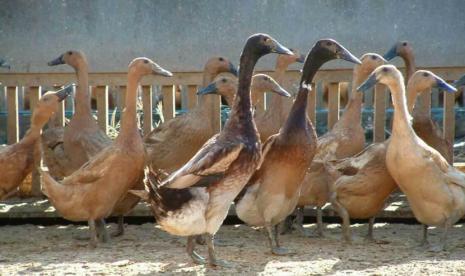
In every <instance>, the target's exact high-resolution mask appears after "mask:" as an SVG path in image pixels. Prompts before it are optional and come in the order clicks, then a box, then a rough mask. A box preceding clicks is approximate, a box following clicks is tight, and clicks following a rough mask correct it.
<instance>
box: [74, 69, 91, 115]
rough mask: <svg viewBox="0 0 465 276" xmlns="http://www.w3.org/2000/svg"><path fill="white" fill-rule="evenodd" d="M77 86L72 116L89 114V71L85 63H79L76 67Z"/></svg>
mask: <svg viewBox="0 0 465 276" xmlns="http://www.w3.org/2000/svg"><path fill="white" fill-rule="evenodd" d="M76 77H77V87H76V96H75V99H74V101H75V104H74V109H75V113H74V116H91V114H92V109H91V106H90V93H89V72H88V66H87V64H86V63H81V64H80V65H79V66H78V67H76Z"/></svg>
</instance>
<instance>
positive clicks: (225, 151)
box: [133, 34, 292, 266]
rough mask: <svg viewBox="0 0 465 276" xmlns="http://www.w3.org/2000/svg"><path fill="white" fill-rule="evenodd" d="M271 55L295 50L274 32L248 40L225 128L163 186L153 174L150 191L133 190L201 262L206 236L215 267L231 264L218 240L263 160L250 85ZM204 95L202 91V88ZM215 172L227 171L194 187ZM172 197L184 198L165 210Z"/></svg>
mask: <svg viewBox="0 0 465 276" xmlns="http://www.w3.org/2000/svg"><path fill="white" fill-rule="evenodd" d="M269 53H278V54H292V52H291V51H290V50H289V49H287V48H285V47H284V46H282V45H281V44H279V43H278V42H277V41H276V40H275V39H273V38H272V37H270V36H269V35H266V34H255V35H252V36H251V37H249V38H248V39H247V42H246V44H245V47H244V50H243V51H242V54H241V58H240V72H239V85H238V91H237V95H236V97H235V99H234V103H233V106H232V110H231V115H230V118H229V120H228V121H227V123H226V124H225V127H224V128H223V130H222V131H221V132H220V133H219V134H217V135H215V136H213V137H212V138H211V139H210V140H209V141H207V142H206V143H205V144H204V146H203V147H202V148H201V149H200V150H199V151H198V152H197V154H195V156H194V157H193V158H192V159H191V160H190V161H189V162H187V164H185V165H184V166H183V167H182V168H181V169H179V170H178V171H176V172H175V173H173V174H172V175H171V176H169V177H168V178H167V180H166V181H165V182H163V183H162V184H161V185H157V183H154V182H156V181H155V176H154V175H151V174H150V173H149V180H150V179H151V180H152V181H151V182H150V183H148V185H147V188H148V189H149V192H146V191H133V193H135V194H137V195H140V196H141V197H142V198H144V199H145V200H147V201H148V202H149V203H150V204H151V207H152V210H153V213H154V215H155V217H156V219H157V221H158V223H159V224H160V225H161V226H162V228H163V229H164V230H166V231H168V232H169V233H172V234H175V235H180V236H187V237H188V240H187V252H188V254H189V256H190V257H191V258H192V259H193V260H194V262H196V263H204V262H205V260H204V259H203V258H202V257H200V256H199V255H198V254H197V253H196V252H195V251H194V237H195V236H197V235H203V234H205V235H206V237H207V239H206V240H207V245H208V263H209V264H210V265H211V266H217V265H221V266H224V265H227V263H225V262H223V261H221V260H218V259H217V258H216V256H215V250H214V243H213V239H214V236H215V233H216V232H217V231H218V229H219V228H220V226H221V224H222V223H223V220H224V219H225V218H226V215H227V213H228V210H229V207H230V206H231V203H232V201H233V200H234V198H235V197H236V196H237V194H238V193H239V192H240V191H241V190H242V188H243V187H244V186H245V185H246V183H247V181H248V180H249V178H250V177H251V176H252V174H253V173H254V171H255V169H256V168H257V166H258V165H259V163H260V160H261V144H260V138H259V136H258V133H257V128H256V126H255V123H254V121H253V115H252V105H251V96H250V86H251V82H252V74H253V69H254V67H255V64H256V63H257V61H258V59H259V58H260V57H262V56H264V55H266V54H269ZM203 93H205V92H204V91H203V90H200V91H199V92H198V94H203ZM215 174H223V176H222V177H221V178H220V179H219V181H218V182H215V183H211V184H209V185H208V186H207V187H196V186H195V185H196V183H197V182H198V181H199V180H201V179H202V177H205V176H209V175H215ZM175 189H177V190H175ZM181 195H182V196H181ZM168 196H170V197H173V198H182V199H183V200H177V203H178V204H177V205H176V206H169V208H170V212H163V210H164V209H167V208H168V206H163V204H160V203H163V202H164V201H163V198H165V197H168ZM170 201H171V200H170ZM163 214H164V215H163Z"/></svg>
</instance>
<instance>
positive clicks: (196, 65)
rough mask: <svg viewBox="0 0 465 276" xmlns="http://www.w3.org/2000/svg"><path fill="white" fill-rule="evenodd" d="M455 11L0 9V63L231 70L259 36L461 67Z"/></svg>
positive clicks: (56, 1) (441, 4)
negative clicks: (219, 64)
mask: <svg viewBox="0 0 465 276" xmlns="http://www.w3.org/2000/svg"><path fill="white" fill-rule="evenodd" d="M464 10H465V1H463V0H449V1H437V0H411V1H410V0H409V1H405V0H394V1H388V0H386V1H381V0H377V1H375V0H359V1H357V0H320V1H318V0H314V1H310V0H286V1H281V0H257V1H252V0H237V1H236V0H233V1H232V0H219V1H218V0H198V1H186V0H157V1H142V0H141V1H125V0H80V1H78V0H41V1H33V0H2V1H1V4H0V37H1V38H0V57H2V56H3V57H5V58H7V59H8V60H9V62H10V63H11V64H12V66H13V68H14V69H12V71H18V72H48V71H60V70H61V71H70V69H69V68H67V67H66V66H64V67H63V66H59V67H54V68H49V67H47V66H46V62H47V61H48V60H50V59H52V58H55V57H56V56H58V55H59V54H61V53H62V52H63V51H65V50H68V49H81V50H83V51H85V52H86V53H87V55H88V58H89V61H90V63H91V70H92V71H101V72H102V71H103V72H115V71H125V70H126V66H127V64H128V62H129V61H130V60H131V59H132V58H134V57H137V56H147V57H150V58H153V59H154V60H155V61H157V62H159V63H160V64H161V65H163V66H164V67H166V68H168V69H170V70H173V71H198V70H201V68H202V66H203V63H204V62H205V60H206V59H207V58H208V57H209V56H212V55H224V56H227V57H229V58H231V59H232V60H233V61H236V63H237V60H238V57H239V54H240V52H241V48H242V46H243V44H244V41H245V39H246V38H247V37H248V36H249V35H250V34H252V33H255V32H266V33H269V34H271V35H272V36H274V37H275V38H277V39H278V40H279V41H281V42H282V43H283V44H285V45H288V46H289V47H296V48H299V49H301V50H302V51H305V52H306V51H308V49H309V48H310V47H311V46H312V45H313V43H314V42H315V41H316V40H317V39H318V38H323V37H332V38H335V39H336V40H338V41H339V42H341V43H342V44H343V45H345V46H346V47H347V48H348V49H350V50H351V51H353V52H354V53H355V54H356V55H361V54H363V53H365V52H367V51H370V52H378V53H383V52H384V51H386V50H387V49H388V48H389V47H391V45H392V44H393V43H394V42H395V41H396V40H399V39H403V40H404V39H406V40H409V41H411V42H412V43H413V44H414V46H415V50H416V54H417V63H418V64H419V65H420V66H462V65H464V64H465V44H464V40H463V39H464V35H465V20H464V17H463V11H464ZM273 61H274V58H273V57H266V58H264V59H263V61H261V62H260V63H259V67H260V68H270V67H271V66H273ZM398 64H400V63H398ZM341 66H346V64H344V63H338V62H333V63H331V64H330V65H329V66H328V67H341Z"/></svg>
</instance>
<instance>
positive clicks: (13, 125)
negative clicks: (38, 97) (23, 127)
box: [6, 86, 19, 144]
mask: <svg viewBox="0 0 465 276" xmlns="http://www.w3.org/2000/svg"><path fill="white" fill-rule="evenodd" d="M6 89H7V106H8V118H7V122H8V123H7V126H8V130H7V135H8V144H14V143H17V142H18V141H19V125H18V123H19V122H18V87H15V86H8V87H7V88H6Z"/></svg>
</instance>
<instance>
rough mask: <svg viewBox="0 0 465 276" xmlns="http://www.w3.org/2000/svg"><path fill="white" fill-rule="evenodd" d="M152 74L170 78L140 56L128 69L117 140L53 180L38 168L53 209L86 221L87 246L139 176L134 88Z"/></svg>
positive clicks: (139, 141)
mask: <svg viewBox="0 0 465 276" xmlns="http://www.w3.org/2000/svg"><path fill="white" fill-rule="evenodd" d="M150 74H156V75H161V76H165V77H171V76H172V75H173V74H172V73H171V72H169V71H167V70H165V69H163V68H162V67H161V66H159V65H158V64H156V63H155V62H153V61H152V60H150V59H148V58H145V57H140V58H136V59H134V60H133V61H132V62H131V63H130V64H129V67H128V81H127V86H126V87H127V89H126V105H125V106H126V108H125V110H124V112H123V115H122V122H121V130H120V133H119V135H118V137H117V138H116V139H115V140H114V141H113V142H112V143H111V144H110V145H109V146H107V147H106V148H104V149H102V150H101V151H100V152H99V153H97V154H96V155H94V156H93V157H91V158H90V159H89V161H88V162H87V163H85V164H84V165H83V166H82V167H81V168H79V169H78V170H76V171H75V172H73V173H72V174H71V175H69V176H67V177H65V178H64V179H63V180H62V181H61V182H58V181H57V180H55V179H54V178H53V177H52V176H51V175H50V173H49V172H47V170H45V169H43V168H41V169H40V174H41V183H42V191H43V193H44V194H45V195H46V196H47V197H48V199H49V201H50V202H51V204H52V205H53V206H54V207H55V209H56V210H57V211H58V212H59V213H60V214H61V215H62V216H63V217H64V218H65V219H67V220H71V221H88V223H89V230H90V237H91V239H90V242H89V245H90V246H91V247H96V246H97V242H98V238H97V232H99V233H102V232H101V231H103V230H102V229H100V228H101V227H102V225H97V227H98V229H97V228H96V223H95V221H102V220H103V219H105V218H106V217H108V216H109V215H110V214H111V213H112V211H113V209H114V207H115V205H116V204H117V203H118V201H120V200H121V199H122V198H123V197H124V196H125V194H126V193H127V191H128V190H129V188H131V187H133V186H134V185H135V183H136V182H137V181H138V180H139V178H140V175H141V174H143V169H144V165H145V159H146V158H145V148H144V145H143V142H142V137H141V135H140V134H139V130H138V128H137V119H136V101H137V87H138V85H139V82H140V80H141V79H142V77H143V76H146V75H150Z"/></svg>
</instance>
